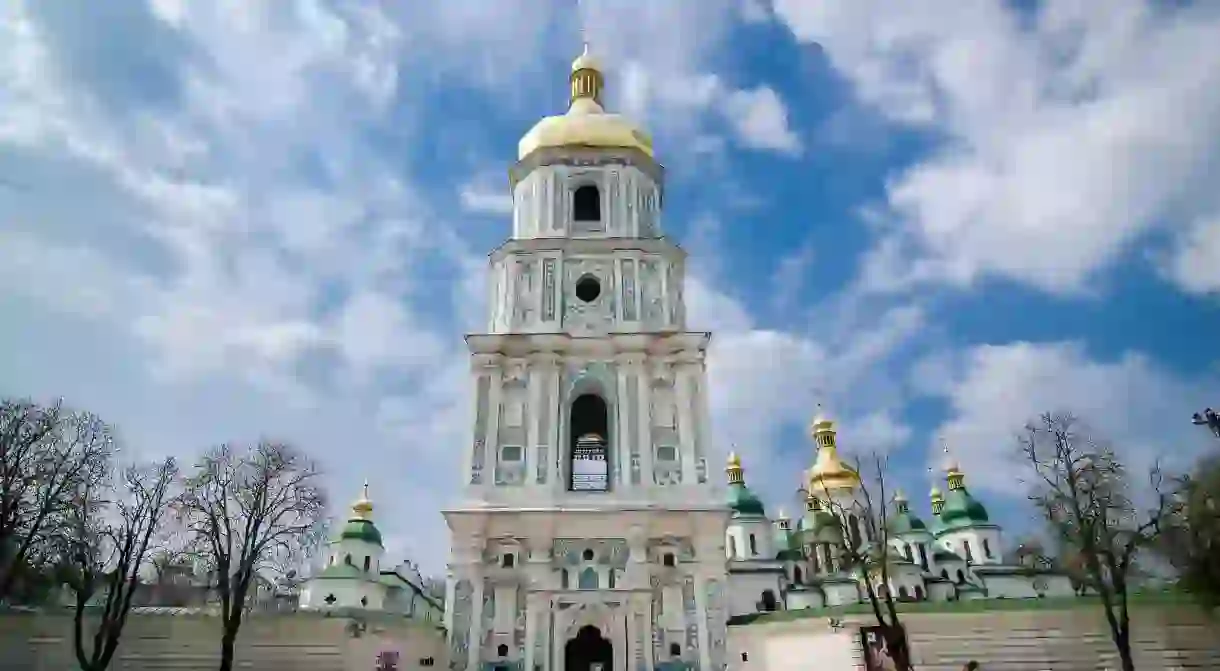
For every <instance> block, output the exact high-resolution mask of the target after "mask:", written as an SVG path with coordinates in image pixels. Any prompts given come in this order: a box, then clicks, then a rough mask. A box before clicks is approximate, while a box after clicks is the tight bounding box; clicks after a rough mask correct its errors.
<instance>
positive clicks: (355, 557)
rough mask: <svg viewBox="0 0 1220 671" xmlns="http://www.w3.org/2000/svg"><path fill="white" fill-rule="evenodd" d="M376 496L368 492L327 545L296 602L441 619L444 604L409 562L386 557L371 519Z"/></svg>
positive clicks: (303, 605)
mask: <svg viewBox="0 0 1220 671" xmlns="http://www.w3.org/2000/svg"><path fill="white" fill-rule="evenodd" d="M372 513H373V502H372V501H370V500H369V497H368V484H365V486H364V495H363V496H361V497H360V499H358V500H357V501H356V502H355V503H354V504H352V510H351V513H350V514H349V516H348V518H347V520H346V522H345V523H344V524H343V525H342V526H341V527H339V531H338V533H337V534H336V535H335V537H334V539H333V540H331V542H330V543H329V544H327V546H326V552H325V553H324V554H323V565H322V567H321V570H319V571H318V572H316V573H315V574H314V575H312V576H311V577H310V578H309V580H307V581H306V582H305V584H304V585H302V586H301V590H300V592H299V594H298V602H297V603H298V606H299V607H300V608H301V609H302V610H306V611H344V612H349V611H373V612H378V613H383V614H395V615H402V616H406V617H408V618H412V619H418V620H420V621H421V622H423V623H426V624H435V625H439V624H441V622H442V620H443V606H442V605H441V604H440V602H439V601H438V600H437V599H435V598H433V596H432V595H430V594H428V593H427V591H426V590H425V589H424V580H423V576H422V575H420V572H419V569H418V568H417V567H416V566H415V565H414V564H412V563H410V562H402V563H400V564H398V565H397V566H388V565H386V564H385V563H384V555H385V548H384V546H383V545H382V543H381V532H380V531H378V529H377V526H376V525H375V524H374V523H373V515H372Z"/></svg>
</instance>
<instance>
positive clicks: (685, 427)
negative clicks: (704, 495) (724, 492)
mask: <svg viewBox="0 0 1220 671" xmlns="http://www.w3.org/2000/svg"><path fill="white" fill-rule="evenodd" d="M694 382H695V381H694V379H693V378H692V376H691V371H690V368H689V367H688V366H685V365H681V364H679V365H677V370H675V371H674V384H675V386H676V387H677V390H676V392H677V393H676V394H675V396H676V397H677V406H678V407H677V411H678V440H679V442H680V443H681V445H682V483H683V484H687V485H690V484H694V483H695V482H696V479H695V470H696V469H695V466H696V460H697V456H696V455H697V450H696V447H695V445H696V442H695V441H696V440H698V427H697V426H696V424H695V413H694V402H695V399H694V394H693V391H694Z"/></svg>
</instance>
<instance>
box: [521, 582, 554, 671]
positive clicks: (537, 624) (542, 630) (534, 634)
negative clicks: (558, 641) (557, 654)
mask: <svg viewBox="0 0 1220 671" xmlns="http://www.w3.org/2000/svg"><path fill="white" fill-rule="evenodd" d="M548 605H549V604H548V603H547V601H546V599H544V598H543V597H542V596H541V595H539V594H529V595H528V596H526V605H525V640H526V646H525V666H524V668H523V669H522V671H548V669H549V664H548V662H549V661H550V659H549V658H550V655H548V654H547V650H548V648H549V646H550V637H549V636H548V635H547V634H548V631H547V621H546V620H547V615H548V614H549V608H548Z"/></svg>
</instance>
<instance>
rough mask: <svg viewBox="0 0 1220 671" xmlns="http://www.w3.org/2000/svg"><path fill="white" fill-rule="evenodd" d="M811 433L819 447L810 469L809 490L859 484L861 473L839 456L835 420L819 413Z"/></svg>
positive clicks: (851, 486) (818, 491)
mask: <svg viewBox="0 0 1220 671" xmlns="http://www.w3.org/2000/svg"><path fill="white" fill-rule="evenodd" d="M809 434H810V435H811V436H812V437H813V442H814V443H815V444H816V445H817V448H818V458H817V460H816V461H814V464H813V468H811V469H809V491H810V492H814V493H820V492H822V491H834V490H836V489H855V488H856V487H857V486H859V484H860V475H859V474H858V473H856V471H855V470H854V469H853V468H851V467H850V466H848V465H847V464H846V463H844V462H843V460H842V459H840V458H839V447H838V445H837V444H836V443H835V428H834V422H833V421H831V420H829V419H827V418H825V417H823V416H821V415H819V416H818V417H817V418H816V419H814V420H813V425H812V426H810V427H809Z"/></svg>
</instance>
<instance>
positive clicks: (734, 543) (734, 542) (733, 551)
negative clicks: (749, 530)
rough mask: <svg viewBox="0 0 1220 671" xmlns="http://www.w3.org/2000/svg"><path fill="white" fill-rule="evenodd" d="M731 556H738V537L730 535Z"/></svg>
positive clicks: (734, 557)
mask: <svg viewBox="0 0 1220 671" xmlns="http://www.w3.org/2000/svg"><path fill="white" fill-rule="evenodd" d="M729 557H731V558H733V559H736V558H737V539H736V538H733V537H732V536H729Z"/></svg>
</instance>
